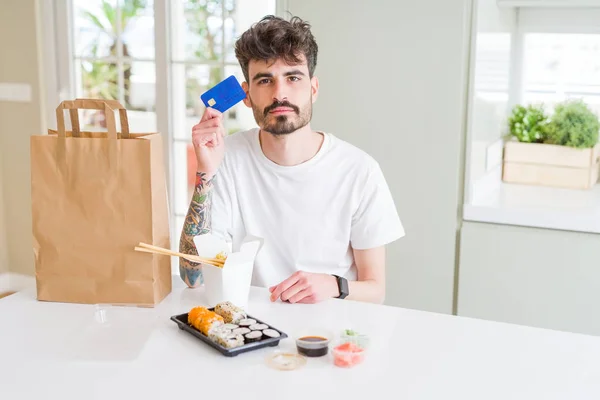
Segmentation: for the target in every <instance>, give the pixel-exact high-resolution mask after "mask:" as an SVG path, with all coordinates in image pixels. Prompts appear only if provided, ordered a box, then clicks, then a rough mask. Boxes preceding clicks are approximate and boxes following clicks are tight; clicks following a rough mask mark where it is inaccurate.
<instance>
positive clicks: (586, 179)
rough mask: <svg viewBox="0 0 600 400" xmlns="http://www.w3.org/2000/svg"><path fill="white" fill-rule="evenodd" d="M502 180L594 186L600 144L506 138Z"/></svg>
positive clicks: (563, 186) (553, 185)
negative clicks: (586, 146) (575, 145)
mask: <svg viewBox="0 0 600 400" xmlns="http://www.w3.org/2000/svg"><path fill="white" fill-rule="evenodd" d="M503 164H504V165H503V173H502V180H503V181H504V182H509V183H521V184H527V185H539V186H551V187H559V188H567V189H591V188H592V187H593V186H594V185H595V184H596V183H597V182H598V176H599V174H600V144H597V145H596V146H595V147H593V148H589V149H575V148H572V147H566V146H557V145H551V144H539V143H521V142H514V141H511V142H507V143H506V144H505V146H504V162H503Z"/></svg>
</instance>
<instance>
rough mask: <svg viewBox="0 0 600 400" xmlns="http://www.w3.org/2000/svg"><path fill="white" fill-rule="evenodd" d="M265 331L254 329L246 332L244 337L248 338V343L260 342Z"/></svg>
mask: <svg viewBox="0 0 600 400" xmlns="http://www.w3.org/2000/svg"><path fill="white" fill-rule="evenodd" d="M262 335H263V333H262V332H261V331H252V332H250V333H246V335H244V337H245V338H246V342H247V343H252V342H258V341H259V340H260V339H261V338H262Z"/></svg>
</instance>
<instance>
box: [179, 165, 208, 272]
mask: <svg viewBox="0 0 600 400" xmlns="http://www.w3.org/2000/svg"><path fill="white" fill-rule="evenodd" d="M213 179H214V176H210V177H209V176H207V175H206V174H205V173H203V172H197V173H196V186H195V188H194V194H193V196H192V201H191V202H190V207H189V208H188V212H187V215H186V217H185V223H184V224H183V229H182V231H181V237H180V239H179V252H180V253H184V254H193V255H198V252H197V250H196V245H195V244H194V237H196V236H198V235H204V234H207V233H209V232H210V231H211V206H212V189H213ZM179 264H180V265H181V266H182V267H188V268H189V267H195V266H197V265H198V263H194V262H192V261H188V260H186V259H185V258H181V257H180V258H179Z"/></svg>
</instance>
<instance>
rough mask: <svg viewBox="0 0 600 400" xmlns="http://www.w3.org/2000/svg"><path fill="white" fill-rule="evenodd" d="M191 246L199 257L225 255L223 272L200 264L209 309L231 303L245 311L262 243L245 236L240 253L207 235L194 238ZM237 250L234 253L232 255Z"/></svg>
mask: <svg viewBox="0 0 600 400" xmlns="http://www.w3.org/2000/svg"><path fill="white" fill-rule="evenodd" d="M194 244H195V245H196V250H197V252H198V255H199V256H200V257H205V258H214V257H215V256H216V255H217V254H218V253H219V252H221V251H224V252H225V253H226V254H227V260H225V265H224V266H223V267H222V268H219V267H215V266H214V265H210V264H202V275H203V277H204V296H205V299H206V302H207V303H208V304H207V306H208V307H214V306H216V305H217V304H218V303H220V302H223V301H230V302H231V303H233V304H235V305H236V306H238V307H241V308H243V309H244V310H245V309H246V308H247V306H248V297H249V295H250V286H251V282H252V272H253V270H254V260H255V259H256V255H257V254H258V252H259V250H260V248H261V247H262V244H263V239H262V238H259V237H256V236H246V237H245V238H244V240H243V241H242V243H241V244H240V246H239V249H232V245H231V243H229V242H226V241H225V240H222V239H220V238H218V237H216V236H213V235H211V234H210V233H208V234H205V235H199V236H196V237H194ZM234 250H237V251H234Z"/></svg>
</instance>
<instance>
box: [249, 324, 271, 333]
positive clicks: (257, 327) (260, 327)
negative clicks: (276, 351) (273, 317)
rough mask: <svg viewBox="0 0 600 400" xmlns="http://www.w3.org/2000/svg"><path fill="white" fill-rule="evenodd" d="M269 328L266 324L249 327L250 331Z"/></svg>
mask: <svg viewBox="0 0 600 400" xmlns="http://www.w3.org/2000/svg"><path fill="white" fill-rule="evenodd" d="M268 327H269V326H268V325H266V324H252V325H250V326H249V328H250V330H251V331H262V330H265V329H267V328H268Z"/></svg>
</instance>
